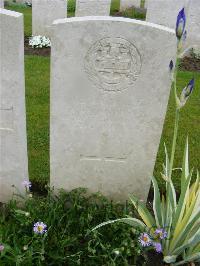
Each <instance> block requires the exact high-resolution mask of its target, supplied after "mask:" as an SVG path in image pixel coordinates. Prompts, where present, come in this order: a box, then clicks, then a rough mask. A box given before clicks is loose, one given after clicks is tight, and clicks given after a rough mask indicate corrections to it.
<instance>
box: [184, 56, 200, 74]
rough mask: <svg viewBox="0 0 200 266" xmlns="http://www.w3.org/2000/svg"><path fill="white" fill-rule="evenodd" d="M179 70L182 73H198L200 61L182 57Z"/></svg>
mask: <svg viewBox="0 0 200 266" xmlns="http://www.w3.org/2000/svg"><path fill="white" fill-rule="evenodd" d="M180 69H181V70H184V71H195V72H200V59H197V58H194V57H184V58H183V59H182V60H181V64H180Z"/></svg>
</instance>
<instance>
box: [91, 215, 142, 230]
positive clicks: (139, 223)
mask: <svg viewBox="0 0 200 266" xmlns="http://www.w3.org/2000/svg"><path fill="white" fill-rule="evenodd" d="M116 222H121V223H125V224H128V225H131V226H133V227H135V228H138V229H139V230H141V231H146V225H145V224H144V223H143V222H142V221H140V220H139V219H136V218H131V217H128V218H120V219H116V220H110V221H107V222H103V223H101V224H99V225H97V226H96V227H94V228H93V229H92V230H91V231H94V230H97V229H99V228H100V227H102V226H105V225H108V224H112V223H116Z"/></svg>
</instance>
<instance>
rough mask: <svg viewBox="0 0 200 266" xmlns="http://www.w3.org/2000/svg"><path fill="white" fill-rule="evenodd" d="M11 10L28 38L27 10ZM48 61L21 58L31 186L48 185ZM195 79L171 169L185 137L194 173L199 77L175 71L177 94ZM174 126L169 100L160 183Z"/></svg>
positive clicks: (198, 153) (199, 156) (199, 154)
mask: <svg viewBox="0 0 200 266" xmlns="http://www.w3.org/2000/svg"><path fill="white" fill-rule="evenodd" d="M9 8H10V9H12V10H15V11H19V12H23V13H24V18H25V35H26V36H30V35H31V8H26V7H23V6H17V5H13V6H12V7H11V6H10V7H9ZM118 9H119V1H118V0H117V1H116V0H114V1H112V11H111V13H112V12H115V11H117V10H118ZM68 11H70V12H69V13H70V14H71V15H73V12H74V2H73V1H69V4H68ZM49 63H50V60H49V58H48V57H40V56H25V73H26V104H27V128H28V150H29V174H30V179H31V181H33V182H34V183H37V185H38V184H39V186H40V187H43V186H44V184H46V183H47V182H48V181H49V78H50V66H49ZM192 77H194V78H195V90H194V93H193V94H192V96H191V98H190V100H189V101H188V103H187V105H186V107H185V108H184V109H183V110H182V111H181V119H180V128H179V135H178V147H177V152H176V159H175V167H181V160H182V156H183V150H184V143H185V139H186V137H187V135H188V137H189V143H190V163H191V166H193V167H194V169H195V170H196V169H197V167H199V165H200V148H199V147H200V116H199V106H200V92H199V88H200V74H199V73H198V72H185V71H179V73H178V87H179V89H180V91H181V90H182V88H183V87H184V86H186V84H187V83H188V82H189V80H190V79H191V78H192ZM173 124H174V97H173V94H172V95H171V96H170V100H169V106H168V111H167V114H166V119H165V123H164V129H163V134H162V137H161V142H160V147H159V151H158V156H157V161H156V165H155V170H154V175H155V176H156V177H158V178H159V182H160V183H161V179H160V172H161V169H162V163H163V161H164V142H165V143H166V145H167V147H168V149H169V150H170V149H171V141H172V135H173ZM174 174H175V176H174V178H175V184H176V187H177V189H179V187H180V182H179V176H180V173H179V171H176V172H174Z"/></svg>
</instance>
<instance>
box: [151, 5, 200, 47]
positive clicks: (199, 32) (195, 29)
mask: <svg viewBox="0 0 200 266" xmlns="http://www.w3.org/2000/svg"><path fill="white" fill-rule="evenodd" d="M183 7H185V13H186V18H187V24H186V30H187V39H186V41H185V44H184V46H185V48H189V47H191V46H193V45H200V1H199V0H156V1H155V0H148V2H147V16H146V20H147V21H149V22H153V23H157V24H160V25H164V26H167V27H170V28H174V29H175V27H176V19H177V15H178V13H179V11H180V10H181V9H182V8H183Z"/></svg>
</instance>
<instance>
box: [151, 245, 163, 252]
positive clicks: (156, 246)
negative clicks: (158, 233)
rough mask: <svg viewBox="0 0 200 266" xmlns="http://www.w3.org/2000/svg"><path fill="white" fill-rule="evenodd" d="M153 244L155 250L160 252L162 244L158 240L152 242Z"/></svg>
mask: <svg viewBox="0 0 200 266" xmlns="http://www.w3.org/2000/svg"><path fill="white" fill-rule="evenodd" d="M153 246H154V247H155V250H156V252H158V253H161V252H162V245H161V244H160V243H159V242H153Z"/></svg>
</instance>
